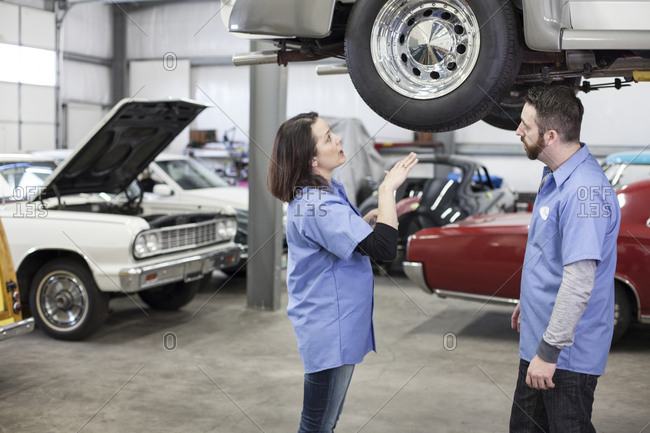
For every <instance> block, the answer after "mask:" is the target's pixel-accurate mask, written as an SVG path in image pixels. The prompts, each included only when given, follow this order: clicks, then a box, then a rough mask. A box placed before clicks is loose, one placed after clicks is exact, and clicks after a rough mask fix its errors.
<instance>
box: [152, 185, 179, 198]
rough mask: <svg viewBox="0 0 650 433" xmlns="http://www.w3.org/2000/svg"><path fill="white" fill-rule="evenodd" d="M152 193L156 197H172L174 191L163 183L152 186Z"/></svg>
mask: <svg viewBox="0 0 650 433" xmlns="http://www.w3.org/2000/svg"><path fill="white" fill-rule="evenodd" d="M152 192H153V193H154V194H158V195H166V196H170V195H174V191H172V189H171V187H170V186H169V185H166V184H164V183H158V184H156V185H154V186H153V191H152Z"/></svg>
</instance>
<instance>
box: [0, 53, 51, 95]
mask: <svg viewBox="0 0 650 433" xmlns="http://www.w3.org/2000/svg"><path fill="white" fill-rule="evenodd" d="M0 59H2V62H0V81H9V82H12V83H23V84H37V85H42V86H54V85H55V84H56V53H55V52H54V51H51V50H43V49H40V48H31V47H25V46H21V45H10V44H0Z"/></svg>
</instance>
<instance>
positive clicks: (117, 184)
mask: <svg viewBox="0 0 650 433" xmlns="http://www.w3.org/2000/svg"><path fill="white" fill-rule="evenodd" d="M206 107H207V105H205V104H202V103H199V102H195V101H191V100H187V99H178V100H171V99H170V100H159V101H153V100H152V101H149V100H132V99H123V100H121V101H120V102H118V103H117V105H115V107H113V109H112V110H111V111H110V112H109V113H108V114H106V116H105V117H104V119H103V120H102V121H101V122H100V123H99V124H98V125H97V126H96V127H95V129H94V130H93V131H92V132H91V133H90V134H88V135H87V136H86V138H85V139H84V141H83V142H82V143H81V144H80V145H79V146H77V147H76V148H75V149H74V150H73V152H72V153H71V154H70V155H69V156H68V157H67V158H66V159H65V160H64V161H63V162H61V164H59V165H58V166H57V168H56V169H55V170H54V172H53V173H52V175H51V176H49V177H48V178H47V180H46V181H45V183H44V185H43V189H42V192H41V193H40V195H39V196H38V197H36V199H46V198H50V197H57V196H65V195H69V194H80V193H100V192H106V193H111V194H117V193H120V192H122V191H124V190H125V189H126V187H127V186H128V185H129V184H130V183H131V182H132V181H133V180H135V178H136V177H137V176H138V174H140V172H142V170H144V169H145V168H146V167H147V165H149V163H150V162H151V161H153V159H154V158H155V157H156V156H157V155H158V154H159V153H160V152H162V151H163V150H164V149H165V147H167V145H169V143H171V142H172V140H173V139H174V138H176V136H177V135H178V134H180V132H181V131H182V130H183V129H185V127H186V126H188V125H189V124H190V122H191V121H192V120H194V118H195V117H196V116H197V115H198V114H199V113H200V112H201V111H203V110H204V109H205V108H206Z"/></svg>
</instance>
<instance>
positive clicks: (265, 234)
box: [246, 41, 287, 310]
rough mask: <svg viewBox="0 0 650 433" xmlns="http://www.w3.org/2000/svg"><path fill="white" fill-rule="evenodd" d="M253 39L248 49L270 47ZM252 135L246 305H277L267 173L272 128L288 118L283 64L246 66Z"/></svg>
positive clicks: (277, 210)
mask: <svg viewBox="0 0 650 433" xmlns="http://www.w3.org/2000/svg"><path fill="white" fill-rule="evenodd" d="M268 49H270V46H269V45H268V44H267V43H264V42H261V41H251V51H261V50H268ZM250 68H251V69H250V90H251V93H250V138H251V142H250V144H249V151H248V152H249V168H248V188H249V199H248V200H249V202H248V210H249V215H248V254H249V256H250V258H249V261H248V266H247V271H246V273H247V285H246V293H247V299H248V307H249V308H254V309H261V310H277V309H279V308H280V293H281V289H282V281H281V273H282V242H283V238H284V233H283V230H284V229H283V227H282V204H281V202H280V201H279V200H278V199H276V198H275V197H273V196H272V195H271V193H269V191H268V189H267V187H266V177H267V174H268V171H269V163H270V160H269V157H270V155H271V148H272V146H273V140H274V138H275V133H276V132H277V130H278V127H279V126H280V124H281V123H282V122H283V121H284V120H285V117H286V111H287V109H286V105H287V69H286V68H285V67H280V66H277V65H256V66H250Z"/></svg>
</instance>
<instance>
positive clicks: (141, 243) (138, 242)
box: [133, 236, 147, 257]
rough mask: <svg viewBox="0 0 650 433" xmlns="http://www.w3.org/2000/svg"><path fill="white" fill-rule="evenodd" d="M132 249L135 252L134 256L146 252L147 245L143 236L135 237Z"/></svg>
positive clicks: (139, 255) (140, 255)
mask: <svg viewBox="0 0 650 433" xmlns="http://www.w3.org/2000/svg"><path fill="white" fill-rule="evenodd" d="M133 251H134V252H135V255H136V257H142V256H143V255H145V254H146V253H147V245H146V242H145V240H144V236H138V237H137V238H135V245H133Z"/></svg>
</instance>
